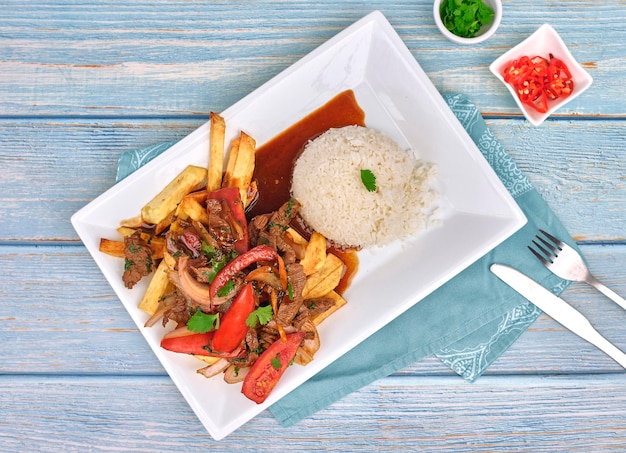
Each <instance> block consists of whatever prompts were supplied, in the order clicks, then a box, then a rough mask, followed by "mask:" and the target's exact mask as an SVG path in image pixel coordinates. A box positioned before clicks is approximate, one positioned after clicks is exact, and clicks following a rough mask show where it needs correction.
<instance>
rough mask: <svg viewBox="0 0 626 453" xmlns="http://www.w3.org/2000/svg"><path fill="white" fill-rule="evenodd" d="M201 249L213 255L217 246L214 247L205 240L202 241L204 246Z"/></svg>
mask: <svg viewBox="0 0 626 453" xmlns="http://www.w3.org/2000/svg"><path fill="white" fill-rule="evenodd" d="M200 250H201V251H202V253H204V254H205V255H206V256H212V255H213V254H214V253H215V247H213V246H212V245H209V244H207V243H206V242H204V241H202V247H201V248H200Z"/></svg>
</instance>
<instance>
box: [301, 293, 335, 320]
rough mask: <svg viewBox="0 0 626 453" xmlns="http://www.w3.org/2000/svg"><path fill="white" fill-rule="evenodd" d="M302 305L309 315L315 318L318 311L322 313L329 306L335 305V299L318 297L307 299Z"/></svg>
mask: <svg viewBox="0 0 626 453" xmlns="http://www.w3.org/2000/svg"><path fill="white" fill-rule="evenodd" d="M304 305H305V306H306V307H307V308H308V310H309V316H310V317H311V318H315V317H316V316H317V315H319V314H320V313H324V312H325V311H326V310H328V309H329V308H330V307H332V306H334V305H335V301H334V300H333V299H331V298H330V297H318V298H317V299H307V300H305V301H304Z"/></svg>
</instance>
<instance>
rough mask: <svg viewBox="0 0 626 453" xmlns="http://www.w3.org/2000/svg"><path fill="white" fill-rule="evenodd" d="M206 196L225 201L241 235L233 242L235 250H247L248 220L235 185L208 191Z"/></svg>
mask: <svg viewBox="0 0 626 453" xmlns="http://www.w3.org/2000/svg"><path fill="white" fill-rule="evenodd" d="M208 198H210V199H212V200H219V201H224V202H225V203H226V205H227V206H228V208H229V209H230V212H231V213H232V220H233V221H234V222H235V223H236V224H235V225H233V227H234V228H235V229H236V230H237V234H238V235H239V236H240V237H241V238H240V239H238V240H237V241H236V242H235V251H236V252H237V253H239V254H242V253H244V252H247V251H248V248H249V247H250V243H249V237H248V222H247V220H246V213H245V210H244V207H243V202H242V201H241V197H240V196H239V189H238V188H237V187H225V188H223V189H218V190H214V191H212V192H209V194H208Z"/></svg>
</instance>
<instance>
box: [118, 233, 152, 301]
mask: <svg viewBox="0 0 626 453" xmlns="http://www.w3.org/2000/svg"><path fill="white" fill-rule="evenodd" d="M124 259H125V261H124V274H123V275H122V280H123V281H124V286H126V287H127V288H129V289H130V288H132V287H133V286H135V285H136V284H137V283H138V282H139V280H141V279H142V278H143V277H145V276H146V275H149V274H150V273H151V272H152V270H153V262H152V250H151V249H150V246H149V245H148V244H147V243H146V242H145V241H144V240H143V239H142V238H141V235H140V234H139V232H135V233H133V234H132V235H130V236H127V237H125V238H124Z"/></svg>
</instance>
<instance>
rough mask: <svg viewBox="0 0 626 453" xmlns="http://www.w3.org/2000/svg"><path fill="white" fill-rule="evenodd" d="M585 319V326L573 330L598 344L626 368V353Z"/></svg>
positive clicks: (590, 341)
mask: <svg viewBox="0 0 626 453" xmlns="http://www.w3.org/2000/svg"><path fill="white" fill-rule="evenodd" d="M581 316H582V315H581ZM585 321H586V322H585V324H586V325H585V326H582V325H579V326H578V328H577V329H576V330H572V332H574V333H576V334H577V335H578V336H580V337H581V338H582V339H584V340H587V341H588V342H589V343H591V344H592V345H594V346H596V347H597V348H598V349H600V350H601V351H603V352H604V353H605V354H606V355H608V356H609V357H611V358H612V359H613V360H615V361H616V362H617V363H619V364H620V365H621V366H622V367H623V368H626V354H624V353H623V352H622V351H620V350H619V349H618V348H617V347H616V346H615V345H614V344H613V343H611V342H610V341H609V340H607V339H606V338H604V337H603V336H602V335H601V334H600V332H598V331H597V330H596V329H594V328H593V326H592V325H591V324H590V323H589V321H588V320H587V319H586V318H585ZM581 324H582V323H581Z"/></svg>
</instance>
